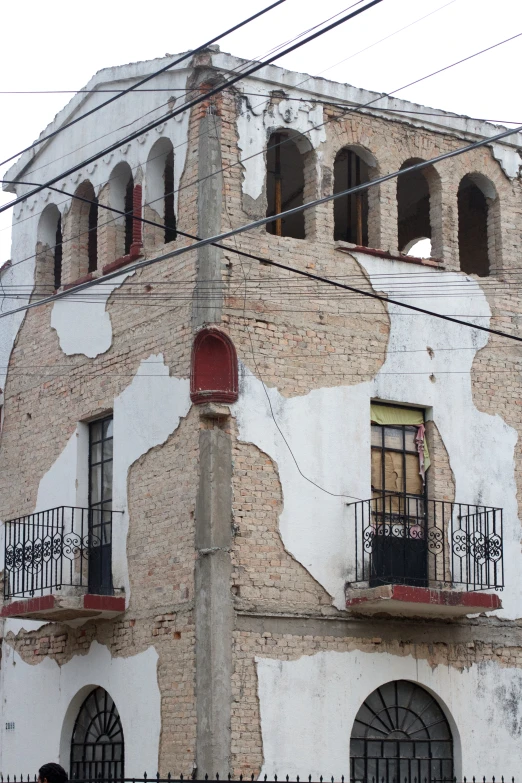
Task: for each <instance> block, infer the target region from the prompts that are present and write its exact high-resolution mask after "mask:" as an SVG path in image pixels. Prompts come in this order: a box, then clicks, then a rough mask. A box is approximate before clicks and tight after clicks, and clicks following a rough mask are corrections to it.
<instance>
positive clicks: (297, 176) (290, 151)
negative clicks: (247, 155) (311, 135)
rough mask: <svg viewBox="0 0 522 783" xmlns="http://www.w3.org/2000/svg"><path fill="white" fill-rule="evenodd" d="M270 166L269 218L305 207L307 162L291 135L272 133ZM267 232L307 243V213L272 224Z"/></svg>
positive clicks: (268, 152)
mask: <svg viewBox="0 0 522 783" xmlns="http://www.w3.org/2000/svg"><path fill="white" fill-rule="evenodd" d="M266 164H267V175H266V191H267V193H266V195H267V210H266V215H267V217H271V216H272V215H277V214H279V213H280V212H284V211H285V210H287V209H292V208H293V207H299V206H301V205H302V204H303V196H304V164H303V158H302V155H301V153H300V152H299V149H298V148H297V145H296V144H295V143H294V142H293V141H291V139H290V138H289V136H288V134H286V133H272V135H271V136H270V140H269V142H268V148H267V155H266ZM266 230H267V231H268V232H269V233H270V234H275V235H276V236H279V237H294V239H304V238H305V218H304V212H298V213H296V214H295V215H289V216H288V217H286V218H280V219H279V220H275V221H274V222H273V223H268V224H267V227H266Z"/></svg>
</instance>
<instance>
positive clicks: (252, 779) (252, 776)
mask: <svg viewBox="0 0 522 783" xmlns="http://www.w3.org/2000/svg"><path fill="white" fill-rule="evenodd" d="M250 780H251V781H252V783H254V773H253V772H252V774H251V775H250Z"/></svg>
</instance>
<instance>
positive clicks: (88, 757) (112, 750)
mask: <svg viewBox="0 0 522 783" xmlns="http://www.w3.org/2000/svg"><path fill="white" fill-rule="evenodd" d="M124 776H125V746H124V739H123V729H122V725H121V720H120V716H119V714H118V710H117V707H116V705H115V704H114V702H113V700H112V698H111V697H110V695H109V694H108V693H107V691H106V690H104V689H103V688H95V689H94V690H93V691H91V692H90V693H89V695H88V696H87V698H86V699H85V701H84V702H83V704H82V706H81V707H80V711H79V712H78V717H77V718H76V722H75V724H74V729H73V733H72V739H71V770H70V777H71V780H85V779H88V778H90V779H96V778H104V779H107V778H113V779H117V778H123V777H124Z"/></svg>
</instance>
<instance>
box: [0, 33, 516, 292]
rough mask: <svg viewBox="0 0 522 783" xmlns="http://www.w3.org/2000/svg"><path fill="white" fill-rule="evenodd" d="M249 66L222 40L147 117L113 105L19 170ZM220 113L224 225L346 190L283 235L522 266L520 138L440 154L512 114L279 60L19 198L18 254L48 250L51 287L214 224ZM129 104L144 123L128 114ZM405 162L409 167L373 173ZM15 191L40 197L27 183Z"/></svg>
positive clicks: (104, 136)
mask: <svg viewBox="0 0 522 783" xmlns="http://www.w3.org/2000/svg"><path fill="white" fill-rule="evenodd" d="M241 62H242V61H240V60H238V59H237V58H234V57H232V56H231V55H227V54H224V53H220V52H219V51H214V48H213V49H212V51H210V50H209V52H208V53H207V54H206V55H204V56H200V57H199V58H198V59H197V60H193V61H192V62H191V63H190V64H189V65H188V66H187V67H185V68H175V69H173V71H171V72H167V73H165V74H162V75H161V77H158V79H159V81H158V87H160V86H161V90H159V91H158V93H157V94H156V93H154V92H153V93H151V94H150V95H149V94H147V95H146V97H145V96H142V95H141V94H140V98H139V103H140V107H143V108H147V109H148V111H146V112H145V113H142V114H140V116H139V117H136V116H135V114H136V112H135V111H133V110H132V102H128V101H127V99H123V100H122V102H121V104H120V108H119V110H118V111H119V114H118V115H117V116H116V114H115V113H114V112H115V110H113V109H104V110H102V112H100V113H99V114H97V115H94V118H92V119H91V118H88V119H86V120H85V121H83V122H84V123H85V124H84V126H83V132H81V131H80V130H78V128H81V127H82V123H80V124H79V125H78V126H74V127H73V128H67V129H66V130H65V131H64V133H63V136H62V135H60V145H61V147H60V148H61V149H62V150H65V155H63V154H60V155H58V148H57V142H55V141H54V140H51V141H50V142H48V143H47V144H46V145H42V148H39V149H38V150H37V151H36V153H35V154H33V156H32V157H31V156H30V155H28V154H26V155H25V156H22V158H21V159H20V161H19V162H17V163H16V164H15V165H14V166H13V167H12V169H11V170H10V171H9V172H8V175H7V177H6V179H9V180H16V179H17V178H19V179H21V178H22V175H23V176H24V178H25V177H27V176H28V175H29V174H30V175H31V177H32V178H35V181H37V180H36V177H38V180H45V179H46V177H48V176H52V175H56V173H57V172H59V171H60V170H63V169H64V168H66V166H67V165H68V163H69V162H71V161H73V162H76V161H81V160H82V157H83V159H85V157H86V156H87V155H88V154H89V153H91V152H93V151H94V152H95V151H97V149H98V148H99V147H101V148H102V149H103V145H104V144H105V143H106V141H112V140H113V139H117V138H118V137H120V138H121V137H122V135H124V133H125V132H124V130H123V128H125V129H127V128H128V127H132V128H139V126H140V124H141V125H143V123H144V118H145V117H147V118H149V117H150V118H157V117H158V116H160V114H159V113H160V112H161V111H165V106H167V108H168V110H169V111H172V109H174V108H175V107H176V106H177V107H178V108H180V109H182V107H183V101H184V99H186V97H187V96H189V95H190V96H192V95H193V94H194V90H195V89H199V90H200V92H204V90H205V89H206V87H208V85H209V84H211V83H212V79H215V77H216V74H222V73H224V72H227V71H230V70H231V69H232V70H233V69H234V68H236V67H238V66H239V65H240V64H241ZM156 67H157V61H151V62H149V63H138V64H135V65H133V66H121V67H120V68H117V69H112V70H111V69H110V70H109V71H108V72H101V73H100V74H98V75H97V76H96V77H94V79H93V80H92V82H91V83H90V84H89V85H87V87H88V88H90V89H91V90H92V92H91V94H90V95H88V97H87V98H86V99H83V98H81V97H79V96H77V97H76V98H75V99H73V101H72V102H71V104H70V105H69V106H68V107H66V109H64V110H63V112H61V113H60V114H59V115H58V116H57V118H56V119H55V121H54V123H52V124H51V125H50V126H49V127H48V128H47V129H46V131H45V133H47V132H49V131H50V132H51V133H52V132H55V131H56V130H57V129H59V128H60V126H61V125H63V124H64V123H66V122H68V121H69V119H70V118H71V117H74V116H75V114H77V112H78V111H79V110H80V109H81V110H83V109H84V108H87V109H88V108H90V103H89V101H90V102H92V101H95V100H97V98H96V90H97V89H99V88H100V87H102V85H106V84H108V83H118V85H121V86H128V85H129V84H131V83H132V82H133V81H136V80H137V79H138V78H139V77H141V76H142V75H143V74H145V73H147V72H149V71H153V70H154V68H156ZM160 83H161V84H160ZM170 88H171V89H172V95H170V96H169V97H168V100H167V101H166V102H165V100H164V99H165V94H167V93H166V92H165V91H167V92H168V89H170ZM87 93H89V90H87ZM82 101H83V103H82ZM85 101H86V102H85ZM370 104H371V105H370ZM115 105H118V104H115ZM205 113H206V114H208V115H212V116H213V122H214V131H213V132H215V134H216V135H217V136H218V137H219V140H220V145H219V146H220V155H219V156H218V157H219V160H216V161H214V164H215V165H214V171H213V173H212V174H211V175H209V176H210V177H212V178H214V177H215V178H216V180H215V182H216V183H217V188H218V189H220V190H221V204H220V205H219V204H217V207H218V208H219V206H220V207H221V223H222V225H223V226H225V225H227V222H231V224H234V225H240V224H241V223H248V222H249V220H251V219H252V218H260V217H261V218H262V217H266V216H269V217H270V216H273V215H275V214H278V213H279V212H284V211H285V210H288V209H291V208H293V207H299V206H300V205H304V204H306V203H307V202H311V201H313V200H315V199H318V198H321V197H324V196H327V197H328V196H337V197H336V198H335V199H334V200H332V201H329V202H328V203H325V204H321V205H319V206H317V207H314V208H312V209H307V210H305V211H303V212H298V213H296V214H294V215H291V216H287V217H285V218H283V219H279V220H276V221H274V222H271V223H269V224H268V225H267V226H266V232H267V233H268V235H269V237H268V242H269V247H270V246H271V245H272V244H273V243H274V242H275V243H276V244H278V243H281V241H282V242H283V246H284V245H285V240H299V241H304V242H312V243H315V242H319V243H321V244H322V245H324V244H327V245H330V246H331V247H332V248H333V247H335V246H336V245H335V244H334V243H340V245H337V246H338V247H341V248H343V247H344V249H349V248H350V247H353V246H356V247H358V248H364V249H366V252H377V251H378V252H379V253H380V254H382V253H385V254H390V255H391V256H392V257H394V258H395V257H398V258H404V257H407V258H417V259H424V261H425V262H427V263H429V264H430V265H432V266H438V267H440V268H444V269H447V270H450V271H462V272H464V273H466V274H476V275H478V276H480V277H486V276H488V275H491V274H497V273H500V272H503V271H505V270H507V269H509V268H510V266H513V263H512V261H513V258H514V254H515V249H516V246H517V242H518V237H517V234H516V225H515V218H516V215H517V214H518V213H517V210H518V209H519V204H520V197H521V194H520V182H519V178H518V170H519V164H520V155H519V153H518V148H519V145H520V139H519V138H518V136H514V137H508V138H507V139H505V140H503V141H502V142H501V143H495V144H491V145H489V146H486V147H483V148H482V149H477V150H474V151H472V152H469V153H466V154H464V155H461V156H458V157H455V158H452V159H450V160H446V161H443V162H440V163H437V164H435V165H432V164H430V160H431V159H433V158H435V157H437V156H438V155H440V154H443V153H445V152H449V151H454V150H455V149H458V148H462V147H465V146H466V145H467V144H469V143H471V142H473V141H476V140H477V139H480V138H487V137H489V136H492V135H494V134H495V133H496V132H498V130H499V128H498V126H494V125H492V124H489V123H486V122H483V121H479V120H471V119H469V118H464V117H460V116H458V115H454V114H449V113H446V112H443V111H438V110H429V111H428V110H425V108H424V107H419V106H417V105H415V104H411V103H408V102H406V101H400V100H396V99H392V98H382V96H381V97H380V96H378V95H377V94H375V93H370V92H368V91H364V90H358V89H356V88H353V87H350V86H349V85H340V84H335V83H333V82H328V81H326V80H320V79H315V78H313V77H309V76H307V75H306V74H295V73H292V72H289V71H286V70H284V69H281V68H277V67H275V66H270V67H267V68H264V69H263V70H262V71H260V73H259V74H258V75H256V76H255V77H251V78H250V79H248V80H245V81H244V82H240V83H239V85H238V86H237V87H235V88H234V90H225V91H224V92H223V93H222V94H219V95H218V96H216V97H215V99H213V100H212V101H211V102H210V103H208V102H206V103H203V104H202V105H201V106H200V107H197V108H196V109H194V110H193V111H192V113H189V112H188V111H185V112H183V111H182V112H180V114H177V115H176V116H175V117H172V118H170V119H168V120H167V121H165V123H162V124H160V125H158V127H157V128H156V129H155V130H154V131H152V132H150V133H147V134H144V135H143V137H140V138H138V139H137V140H135V141H133V142H131V143H130V144H124V145H122V147H121V148H120V149H119V150H118V151H117V152H114V153H110V154H108V155H106V156H102V157H101V158H100V159H99V160H98V161H97V162H95V163H94V164H92V165H90V166H87V167H85V169H80V170H79V171H77V172H76V173H75V174H73V175H72V176H71V177H68V178H66V179H65V180H64V182H63V183H60V187H59V188H58V191H53V192H50V191H48V190H47V191H43V192H42V193H41V194H39V196H37V197H36V199H35V200H33V201H32V202H30V203H27V204H24V205H21V206H20V207H19V208H18V209H17V210H15V214H14V223H13V226H14V233H13V237H14V240H13V241H14V247H13V257H15V256H16V255H17V248H16V246H17V245H18V246H19V247H23V250H22V252H23V253H24V255H25V256H27V253H31V252H32V254H33V256H34V257H35V258H36V261H37V263H36V274H35V282H36V285H37V289H36V292H35V293H36V295H41V296H44V295H48V294H49V293H52V292H53V291H54V290H56V289H57V288H60V287H62V286H65V287H72V286H73V285H74V284H77V283H78V282H81V281H83V280H85V279H88V278H89V277H92V276H99V275H103V274H105V273H107V272H109V271H113V270H115V269H118V268H119V267H120V266H124V265H125V264H127V263H129V262H130V261H132V260H136V259H137V258H138V257H140V256H141V255H148V254H152V253H154V252H156V251H157V249H158V248H159V247H163V246H164V245H165V244H170V243H171V242H173V241H175V240H176V237H177V231H178V229H179V230H187V229H188V230H194V228H195V227H196V226H197V227H198V229H199V230H201V225H200V224H201V222H202V221H203V222H204V219H205V216H204V215H201V214H198V210H199V212H201V209H199V202H200V200H201V187H202V184H203V183H204V182H205V180H206V179H208V177H207V178H205V177H202V176H201V171H200V170H199V169H200V167H198V157H200V156H201V155H204V154H205V153H204V150H203V146H202V144H203V143H204V140H203V138H202V137H203V136H204V135H205V134H204V133H203V134H202V133H201V128H200V121H201V118H202V116H203V115H204V114H205ZM122 115H123V117H124V119H125V120H129V122H128V123H127V124H125V123H124V124H123V125H121V124H120V125H119V126H117V125H116V123H115V121H116V119H118V121H119V122H120V121H121V119H122ZM84 137H88V138H89V139H90V141H89V143H88V144H87V145H85V144H83V145H82V144H80V141H81V140H82V139H83V138H84ZM393 172H403V173H400V174H399V175H398V176H394V177H392V178H391V179H389V180H388V181H386V182H380V183H378V182H377V184H373V183H374V182H376V181H378V180H379V178H381V177H383V176H386V175H389V174H391V173H393ZM220 179H221V180H222V182H220ZM365 185H368V187H367V188H365V187H364V186H365ZM5 187H6V188H7V189H10V190H12V191H16V193H17V194H18V195H23V193H24V186H18V185H7V186H5ZM357 187H359V188H361V189H360V190H358V191H357V192H352V193H350V194H347V195H342V196H339V195H338V194H340V193H342V192H344V191H346V190H351V189H353V188H357ZM25 190H27V188H25ZM60 190H61V191H62V192H63V194H64V195H63V196H62V195H60ZM216 192H217V190H216ZM214 195H215V194H214ZM218 200H219V199H218ZM238 207H239V208H238ZM28 221H29V222H28Z"/></svg>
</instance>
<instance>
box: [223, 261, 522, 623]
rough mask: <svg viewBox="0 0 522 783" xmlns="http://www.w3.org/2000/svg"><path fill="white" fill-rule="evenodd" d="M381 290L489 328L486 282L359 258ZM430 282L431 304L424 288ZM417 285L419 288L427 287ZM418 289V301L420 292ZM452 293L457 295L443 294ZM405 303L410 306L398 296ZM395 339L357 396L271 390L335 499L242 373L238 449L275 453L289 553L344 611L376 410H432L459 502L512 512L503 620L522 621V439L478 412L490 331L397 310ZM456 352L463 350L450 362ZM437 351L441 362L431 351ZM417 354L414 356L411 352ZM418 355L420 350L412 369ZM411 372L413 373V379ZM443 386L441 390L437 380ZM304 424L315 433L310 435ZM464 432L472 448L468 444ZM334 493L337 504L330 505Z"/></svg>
mask: <svg viewBox="0 0 522 783" xmlns="http://www.w3.org/2000/svg"><path fill="white" fill-rule="evenodd" d="M354 256H355V257H356V259H357V260H358V262H359V263H360V265H361V266H362V267H363V268H364V270H365V271H366V272H367V274H368V275H369V277H370V282H371V284H372V286H373V288H374V290H379V291H385V292H386V291H387V290H388V288H389V289H390V293H392V287H393V285H394V283H393V280H394V279H395V275H396V274H398V275H400V276H401V278H400V279H401V281H402V283H403V285H404V287H405V288H406V289H407V290H408V296H411V295H413V294H414V293H417V292H418V294H419V296H416V298H415V303H416V304H417V305H418V306H419V307H426V308H428V309H433V310H436V311H437V312H440V313H448V314H449V313H455V312H458V313H459V314H461V315H462V317H463V318H464V319H465V320H469V321H471V322H473V321H474V319H475V321H474V322H475V323H480V324H481V325H487V324H488V323H489V316H490V309H489V305H488V303H487V300H486V297H485V296H484V294H483V293H482V290H481V288H480V286H479V285H478V283H477V282H476V281H474V280H472V279H471V278H468V277H466V276H465V275H463V274H460V273H448V272H440V271H438V270H431V269H430V270H428V269H425V270H423V271H422V277H421V281H422V282H423V283H424V286H423V287H422V289H421V288H420V284H418V283H417V282H416V279H415V275H416V274H417V275H418V274H419V273H418V272H412V270H411V266H410V265H409V264H407V263H405V262H402V261H397V262H394V261H390V260H383V259H378V258H371V257H369V256H367V255H365V254H354ZM427 276H429V277H430V278H431V280H430V286H429V291H430V294H429V295H428V296H426V294H425V291H426V279H427ZM418 280H419V278H417V281H418ZM456 281H458V282H459V286H460V288H459V291H462V294H461V295H460V296H458V297H457V296H455V297H451V298H447V297H437V296H436V293H437V290H436V289H437V283H438V282H440V284H441V286H444V287H445V286H447V285H448V284H449V283H450V282H456ZM416 285H419V288H418V289H417V292H416V290H415V286H416ZM444 290H447V289H446V288H444ZM394 296H395V298H397V299H400V297H399V296H397V295H396V294H394ZM387 307H388V312H389V316H390V337H389V342H388V353H387V358H386V360H385V362H384V364H383V366H382V367H381V369H380V370H379V372H378V373H377V374H376V376H375V378H374V379H373V380H372V381H370V382H366V383H361V384H355V385H352V386H337V387H332V388H328V387H323V388H320V389H314V390H313V391H311V392H309V393H308V394H306V395H303V396H296V397H293V398H291V399H288V398H286V397H284V396H283V395H281V394H280V392H279V391H278V390H277V389H276V388H272V389H267V393H268V396H269V397H270V401H271V403H272V408H273V411H274V415H275V417H276V419H277V422H278V424H279V426H280V427H281V430H282V431H283V433H284V435H285V438H286V439H287V441H288V443H289V444H290V447H291V449H292V452H293V455H295V458H296V460H297V462H298V464H299V467H300V469H301V471H302V472H303V473H304V474H305V476H307V477H309V478H310V479H311V480H312V481H313V482H315V483H316V484H318V485H319V486H320V487H322V488H324V489H326V490H327V492H324V491H321V489H318V488H317V487H316V486H314V485H313V484H312V483H310V482H307V481H306V480H304V479H303V478H302V476H301V475H300V473H299V472H298V470H297V467H296V465H295V462H294V458H293V456H292V454H291V453H290V451H289V449H288V447H287V445H286V444H285V443H284V441H283V439H282V438H281V435H280V434H279V432H278V430H277V428H276V425H275V423H274V421H273V418H272V415H271V412H270V408H269V406H268V401H267V396H266V393H265V389H264V387H263V384H262V382H261V381H260V380H259V379H257V378H256V377H255V376H254V375H253V374H252V373H251V372H250V371H249V370H247V369H246V368H243V379H242V383H243V386H242V393H241V395H240V398H239V401H238V403H236V405H235V406H234V410H235V415H236V416H237V420H238V425H239V438H240V440H242V441H244V442H248V443H252V444H253V445H255V446H257V447H258V448H260V449H261V450H262V451H264V452H266V453H267V454H268V455H269V456H270V458H271V459H272V460H274V462H275V463H276V465H277V468H278V471H279V476H280V480H281V486H282V493H283V511H282V513H281V515H280V517H279V528H280V532H281V537H282V540H283V544H284V546H285V548H286V549H287V550H288V551H289V552H290V553H291V554H292V555H293V557H295V558H296V559H297V560H298V561H299V562H300V563H301V564H302V565H303V566H304V567H305V568H306V569H307V570H308V571H309V573H310V574H311V575H312V576H313V577H314V578H315V579H316V580H317V581H318V582H319V583H320V584H321V585H322V586H323V587H324V588H325V590H327V591H328V593H329V594H330V595H331V596H332V599H333V603H334V605H335V606H336V607H338V608H339V609H341V608H344V585H345V582H346V581H347V580H349V579H350V571H349V563H350V560H349V557H348V553H349V552H351V551H353V547H354V539H353V525H352V524H351V516H350V511H349V509H348V507H347V505H346V504H347V503H348V502H350V501H351V500H354V499H367V498H370V497H371V484H370V477H371V468H370V401H371V400H372V399H374V398H380V399H382V400H387V401H390V402H400V403H403V404H413V405H419V406H423V407H424V408H426V409H428V412H430V414H431V416H432V417H433V420H434V422H435V424H436V426H437V428H438V430H439V433H440V436H441V438H442V440H443V442H444V445H445V447H446V450H447V452H448V456H449V460H450V466H451V469H452V471H453V475H454V479H455V499H456V501H457V502H458V501H460V502H464V503H471V504H475V503H477V504H484V505H490V506H496V507H501V508H503V509H504V557H505V577H506V583H507V584H509V590H508V591H505V592H504V593H503V596H502V600H503V605H504V609H503V610H502V612H501V613H500V614H501V615H502V616H504V617H509V618H516V617H519V616H520V606H522V575H521V573H520V569H519V567H518V563H517V560H518V557H519V552H520V522H519V519H518V510H517V501H516V485H515V473H514V470H515V463H514V449H515V445H516V442H517V433H516V431H515V430H514V429H513V428H511V427H509V426H507V425H506V424H505V422H504V421H503V420H502V419H501V417H500V416H498V415H495V416H490V415H489V414H486V413H482V412H481V411H479V410H478V409H477V408H476V406H475V404H474V401H473V396H472V385H471V369H472V364H473V360H474V358H475V355H476V352H477V351H478V350H479V349H480V348H482V347H484V346H485V345H486V344H487V341H488V337H487V335H486V334H485V333H484V332H478V331H474V330H472V329H469V328H467V327H464V326H458V325H457V324H452V323H450V322H447V321H440V320H438V321H437V323H436V324H434V319H433V318H430V317H429V316H424V315H420V314H417V315H415V316H414V317H415V328H414V329H412V316H411V315H409V314H408V313H407V312H406V311H404V310H403V309H402V308H400V307H399V306H396V305H387ZM448 345H452V346H458V348H456V349H455V350H452V351H442V350H440V349H441V348H444V347H447V346H448ZM428 347H429V348H431V353H432V355H430V352H428V350H427V349H428ZM406 351H407V353H405V352H406ZM412 351H418V353H415V354H413V355H415V356H416V360H415V363H414V365H412V364H411V356H412V353H411V352H412ZM412 367H413V370H414V371H413V372H412ZM433 379H434V380H433ZM303 422H306V426H305V427H303ZM462 432H465V433H466V448H465V449H463V447H462V440H461V433H462ZM329 493H332V494H329Z"/></svg>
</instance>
